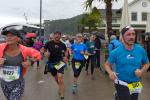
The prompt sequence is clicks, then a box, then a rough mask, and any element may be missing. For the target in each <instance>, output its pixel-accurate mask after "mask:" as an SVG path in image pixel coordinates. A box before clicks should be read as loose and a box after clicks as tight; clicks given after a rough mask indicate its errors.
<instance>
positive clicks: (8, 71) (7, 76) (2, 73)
mask: <svg viewBox="0 0 150 100" xmlns="http://www.w3.org/2000/svg"><path fill="white" fill-rule="evenodd" d="M20 75H21V68H20V66H4V67H1V68H0V78H1V79H2V80H4V81H6V82H11V81H14V80H17V79H19V78H20Z"/></svg>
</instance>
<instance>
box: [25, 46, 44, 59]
mask: <svg viewBox="0 0 150 100" xmlns="http://www.w3.org/2000/svg"><path fill="white" fill-rule="evenodd" d="M27 55H28V56H29V57H31V58H35V59H36V60H41V58H42V56H41V53H40V52H39V51H37V50H35V49H33V48H27Z"/></svg>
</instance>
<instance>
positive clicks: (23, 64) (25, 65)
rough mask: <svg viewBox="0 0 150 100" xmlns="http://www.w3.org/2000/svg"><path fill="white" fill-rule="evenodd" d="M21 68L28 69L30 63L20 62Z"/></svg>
mask: <svg viewBox="0 0 150 100" xmlns="http://www.w3.org/2000/svg"><path fill="white" fill-rule="evenodd" d="M22 66H23V67H26V68H27V67H30V62H29V61H24V62H22Z"/></svg>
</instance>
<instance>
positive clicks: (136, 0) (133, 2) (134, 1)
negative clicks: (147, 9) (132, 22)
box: [129, 0, 150, 6]
mask: <svg viewBox="0 0 150 100" xmlns="http://www.w3.org/2000/svg"><path fill="white" fill-rule="evenodd" d="M138 1H140V0H133V1H132V2H131V3H129V6H132V5H133V4H135V3H136V2H138ZM149 1H150V0H149Z"/></svg>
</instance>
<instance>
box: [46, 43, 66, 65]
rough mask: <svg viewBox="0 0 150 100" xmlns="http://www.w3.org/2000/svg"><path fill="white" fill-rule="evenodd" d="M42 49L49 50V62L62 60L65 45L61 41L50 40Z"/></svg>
mask: <svg viewBox="0 0 150 100" xmlns="http://www.w3.org/2000/svg"><path fill="white" fill-rule="evenodd" d="M44 49H46V50H48V51H49V52H50V57H49V63H56V62H59V61H61V60H63V57H64V56H65V52H66V50H67V48H66V45H65V44H64V43H62V42H54V41H50V42H48V43H46V44H45V46H44Z"/></svg>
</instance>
